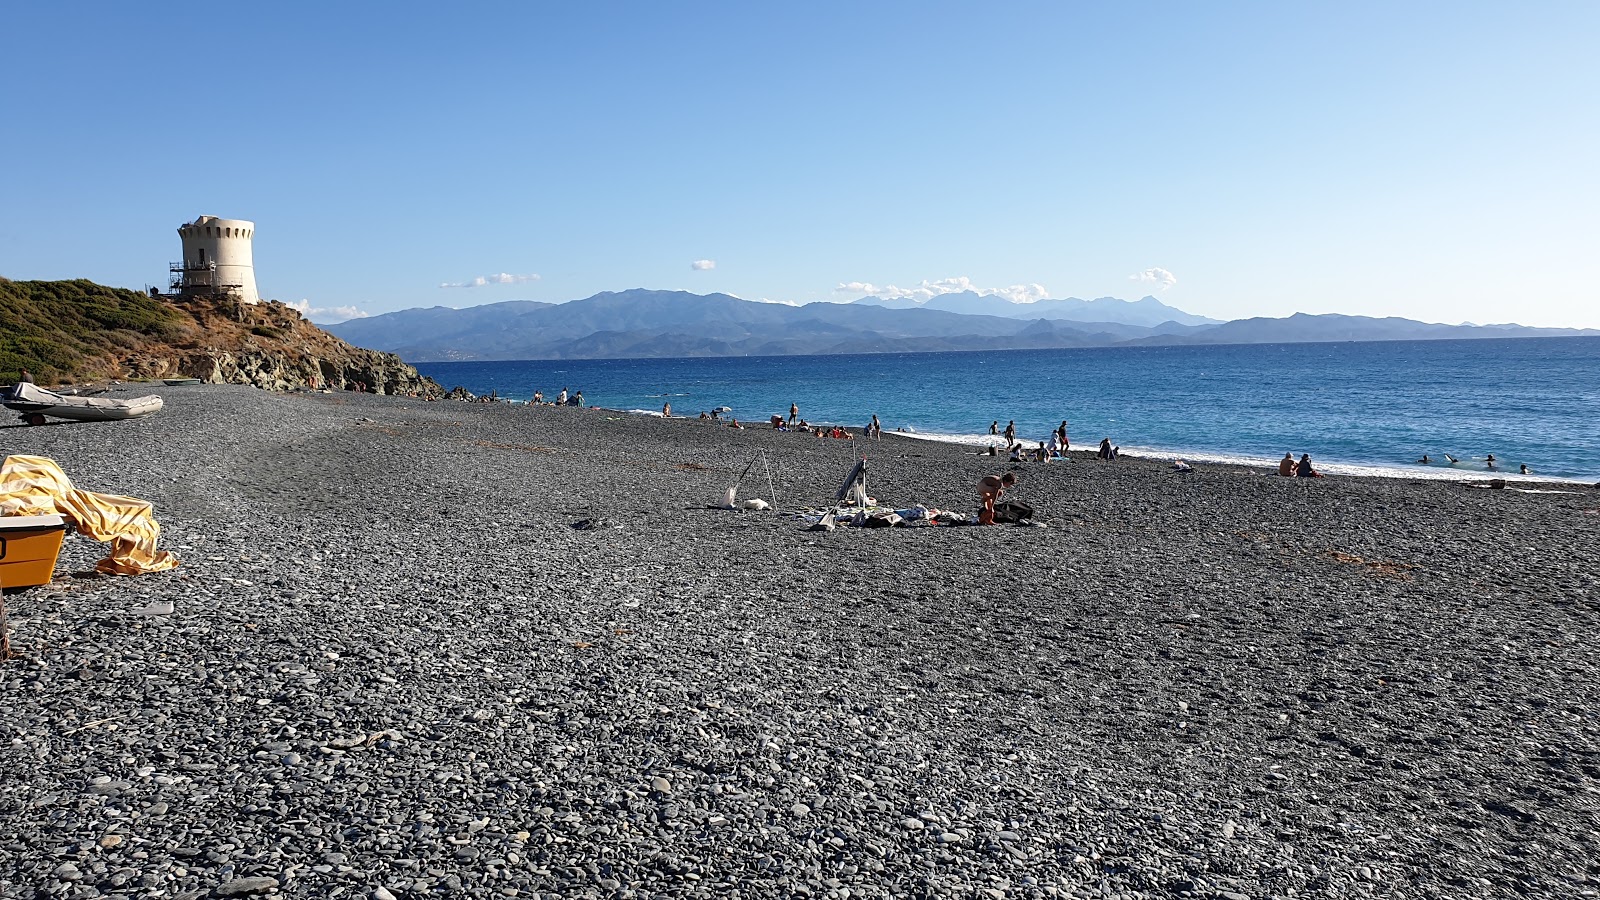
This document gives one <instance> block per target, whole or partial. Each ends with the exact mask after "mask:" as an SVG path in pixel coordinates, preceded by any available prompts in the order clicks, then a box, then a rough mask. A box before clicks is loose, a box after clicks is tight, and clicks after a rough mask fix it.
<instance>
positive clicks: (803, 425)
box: [800, 419, 811, 431]
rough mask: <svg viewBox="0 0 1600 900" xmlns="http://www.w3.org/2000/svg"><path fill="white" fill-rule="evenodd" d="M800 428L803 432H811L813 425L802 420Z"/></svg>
mask: <svg viewBox="0 0 1600 900" xmlns="http://www.w3.org/2000/svg"><path fill="white" fill-rule="evenodd" d="M800 428H801V430H803V431H810V430H811V423H810V422H807V421H806V420H805V419H801V420H800Z"/></svg>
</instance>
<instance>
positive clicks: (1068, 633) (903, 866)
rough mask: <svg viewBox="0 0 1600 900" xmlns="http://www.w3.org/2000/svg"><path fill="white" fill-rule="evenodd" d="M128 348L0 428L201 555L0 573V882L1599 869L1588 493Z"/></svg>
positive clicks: (23, 886) (1121, 893)
mask: <svg viewBox="0 0 1600 900" xmlns="http://www.w3.org/2000/svg"><path fill="white" fill-rule="evenodd" d="M129 387H130V389H132V388H133V387H134V386H129ZM139 387H140V390H139V392H140V393H143V392H144V391H143V389H142V386H139ZM155 392H157V393H160V394H161V395H162V396H163V397H164V399H165V401H166V408H165V409H164V410H163V411H162V412H160V413H159V414H157V415H154V416H152V417H149V418H146V419H139V420H131V421H126V422H113V423H81V424H74V423H66V424H56V425H50V426H46V427H34V428H29V427H22V426H12V425H10V424H9V420H8V422H7V424H6V425H5V426H4V427H0V452H3V453H4V454H13V453H18V454H31V455H40V456H46V457H49V458H51V459H54V460H55V461H56V462H58V463H59V464H60V465H61V466H62V468H63V469H64V470H65V471H66V473H67V474H68V476H69V477H71V478H72V479H73V481H74V483H75V484H76V485H77V486H78V487H80V488H84V489H86V490H92V491H99V492H105V493H117V494H128V495H132V496H135V497H140V498H143V499H147V500H150V501H152V502H153V503H154V504H155V506H156V513H157V517H158V519H159V521H160V523H161V525H162V528H163V538H162V546H163V548H165V549H170V550H173V551H175V552H177V553H178V554H179V555H180V556H181V557H182V560H183V562H182V564H181V565H180V566H179V567H178V568H176V569H174V570H172V571H170V572H165V573H158V574H154V575H147V576H139V577H131V578H116V577H97V576H94V575H93V574H92V570H93V564H94V561H95V560H96V559H98V558H99V557H100V556H101V555H102V548H101V545H99V544H97V543H94V542H92V541H88V540H87V539H84V538H82V537H78V536H69V537H68V538H67V541H66V544H65V546H64V548H63V551H62V556H61V560H60V563H59V565H58V567H57V573H56V579H55V581H54V583H53V584H51V585H48V586H45V587H40V588H33V589H29V590H25V591H21V592H17V593H12V594H9V595H8V596H7V597H6V606H7V609H8V611H9V615H10V620H11V627H12V629H13V636H12V647H13V650H14V652H15V654H16V656H15V658H13V659H11V660H9V661H5V662H3V663H0V897H4V898H7V900H10V898H46V897H49V898H57V897H60V898H76V897H101V896H106V897H127V898H199V897H211V896H276V897H294V898H323V897H352V898H367V897H372V898H378V900H388V898H408V897H484V898H487V897H528V898H567V897H594V898H630V897H654V896H659V897H737V898H765V897H810V898H828V900H845V898H851V897H941V898H942V897H949V898H997V900H998V898H1009V897H1018V898H1036V897H1085V898H1087V897H1098V898H1166V897H1192V898H1226V900H1240V898H1287V897H1330V898H1346V897H1348V898H1367V897H1395V898H1414V897H1439V898H1459V897H1500V896H1507V897H1511V896H1515V897H1549V898H1570V897H1582V896H1597V895H1600V864H1597V862H1596V860H1597V859H1600V851H1597V849H1596V848H1600V722H1597V716H1600V684H1597V677H1596V676H1597V673H1600V649H1597V647H1596V644H1595V640H1594V637H1595V634H1596V632H1597V628H1600V564H1597V562H1596V555H1595V549H1594V548H1595V546H1596V538H1597V537H1600V513H1597V508H1600V490H1595V489H1593V488H1588V487H1584V486H1581V485H1573V484H1551V485H1544V486H1540V485H1536V484H1531V483H1530V484H1522V483H1517V484H1515V485H1513V489H1506V490H1490V489H1486V488H1484V487H1480V486H1478V485H1474V484H1469V483H1455V482H1438V481H1421V480H1407V479H1388V478H1339V477H1330V478H1325V479H1282V478H1277V477H1275V476H1271V475H1268V474H1266V472H1265V470H1263V469H1257V470H1252V469H1250V468H1248V467H1242V466H1238V465H1222V464H1218V465H1206V464H1197V465H1196V467H1195V468H1196V471H1194V472H1193V473H1188V474H1179V473H1176V472H1173V471H1171V470H1170V469H1169V468H1168V466H1167V464H1166V463H1165V462H1163V461H1157V460H1141V459H1131V458H1124V459H1122V460H1121V461H1118V462H1116V463H1102V462H1098V461H1096V460H1094V459H1092V458H1091V456H1092V454H1091V453H1090V452H1089V451H1090V450H1092V448H1085V450H1084V451H1083V452H1074V453H1073V454H1072V458H1071V459H1070V460H1069V461H1065V462H1053V463H1048V464H1045V463H1020V464H1011V463H1008V462H1006V461H1005V460H1004V459H1003V458H1001V459H995V458H991V457H987V456H980V455H978V454H976V453H974V452H973V450H972V448H970V447H960V446H955V445H944V444H938V443H934V442H929V441H917V440H910V439H905V438H900V437H896V436H894V435H891V434H888V433H886V434H885V435H884V437H883V439H882V440H881V441H877V442H871V443H864V442H860V441H857V442H844V441H835V440H831V439H817V438H813V437H810V436H806V435H800V434H794V433H779V432H774V431H771V430H770V429H767V428H764V427H763V428H752V429H747V430H734V429H731V428H728V427H726V426H724V425H721V424H718V423H713V422H702V421H698V420H679V419H670V420H668V419H660V418H657V417H648V416H639V415H626V414H622V413H616V412H610V411H605V410H596V409H564V408H563V409H557V408H552V407H537V408H531V407H525V406H512V405H508V404H467V403H455V402H431V403H428V402H420V401H416V400H407V399H401V398H394V397H379V396H372V395H357V394H349V393H341V394H309V393H302V394H274V393H269V392H265V391H260V390H256V389H253V388H247V387H230V386H220V385H217V386H213V385H201V386H192V387H157V388H155ZM771 412H781V411H780V410H776V409H775V410H772V411H771ZM862 418H865V417H864V416H863V417H862ZM858 445H860V446H863V447H864V448H865V450H864V452H865V453H866V455H867V456H868V458H869V463H868V477H869V490H870V492H871V493H872V494H873V495H874V496H876V497H878V498H879V499H880V500H882V501H884V502H885V503H887V504H891V505H894V506H899V507H907V506H911V505H913V504H918V503H920V504H924V505H927V506H933V507H938V508H941V509H955V510H959V511H962V512H969V513H970V512H972V511H974V509H975V506H976V500H975V485H976V483H977V481H978V479H979V478H980V477H982V476H983V475H985V474H988V473H999V472H1004V471H1015V472H1017V474H1018V476H1019V477H1020V479H1021V483H1020V485H1019V487H1018V490H1017V491H1016V492H1015V495H1016V496H1017V497H1019V498H1021V499H1023V500H1025V501H1027V502H1028V503H1029V504H1031V505H1032V506H1034V507H1035V508H1036V509H1037V510H1038V515H1037V521H1038V522H1039V523H1040V526H1041V527H1015V526H1012V527H1005V526H1002V527H994V528H977V527H926V528H904V529H902V528H885V529H852V528H841V529H838V530H836V531H832V532H814V531H808V530H807V529H806V523H805V522H804V521H802V520H801V519H800V518H798V517H796V516H795V515H794V514H793V513H794V512H795V511H796V510H797V509H800V508H810V507H816V506H819V505H821V504H822V503H824V501H826V500H828V499H830V498H831V497H832V496H833V494H834V492H835V491H836V490H837V489H838V487H839V485H840V483H841V481H842V480H843V479H844V477H845V475H846V474H847V472H848V471H849V469H850V467H851V464H852V461H853V454H854V451H855V450H856V449H857V447H858ZM758 453H759V454H764V457H763V458H764V459H765V461H766V464H767V465H766V466H763V464H762V463H761V462H756V463H755V466H754V468H753V469H752V470H751V471H750V474H749V475H748V476H747V477H746V479H745V480H744V483H743V485H742V486H741V489H740V492H739V493H740V496H741V497H761V498H764V499H767V500H769V501H773V502H774V503H775V505H776V507H777V509H776V510H773V511H731V510H724V509H715V508H710V507H712V506H713V505H714V504H717V503H720V502H721V499H722V496H723V493H724V491H725V490H726V488H727V487H729V485H730V484H732V483H733V481H734V480H735V479H736V478H737V477H738V476H739V475H740V473H741V472H743V471H744V470H745V469H746V467H747V466H749V464H750V463H751V462H752V460H755V459H757V455H758ZM769 467H770V471H771V473H772V477H773V485H772V489H771V490H769V489H768V486H767V470H768V468H769ZM1523 488H1534V489H1539V490H1524V489H1523ZM774 495H775V496H774ZM168 602H170V604H171V609H172V612H171V613H170V614H157V613H154V612H152V611H151V610H154V609H164V608H165V606H164V604H166V603H168Z"/></svg>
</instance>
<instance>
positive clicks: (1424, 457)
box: [1417, 453, 1433, 465]
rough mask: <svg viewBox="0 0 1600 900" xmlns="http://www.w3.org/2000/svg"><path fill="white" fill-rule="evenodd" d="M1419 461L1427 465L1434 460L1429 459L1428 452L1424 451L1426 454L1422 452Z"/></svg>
mask: <svg viewBox="0 0 1600 900" xmlns="http://www.w3.org/2000/svg"><path fill="white" fill-rule="evenodd" d="M1417 462H1419V463H1422V464H1423V465H1427V464H1429V463H1431V462H1433V460H1432V459H1429V458H1428V454H1426V453H1424V454H1422V458H1421V459H1419V460H1417Z"/></svg>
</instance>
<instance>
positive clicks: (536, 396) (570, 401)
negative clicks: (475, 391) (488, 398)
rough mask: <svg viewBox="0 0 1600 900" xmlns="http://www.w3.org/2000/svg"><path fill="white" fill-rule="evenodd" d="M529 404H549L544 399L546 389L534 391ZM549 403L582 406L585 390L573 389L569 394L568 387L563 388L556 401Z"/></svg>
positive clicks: (552, 404)
mask: <svg viewBox="0 0 1600 900" xmlns="http://www.w3.org/2000/svg"><path fill="white" fill-rule="evenodd" d="M491 393H493V392H491ZM528 405H529V406H545V405H547V404H546V402H545V399H544V391H534V392H533V399H532V400H529V401H528ZM548 405H550V406H582V405H583V391H573V392H572V393H570V394H569V393H567V389H566V388H562V389H561V393H559V394H557V395H556V399H555V401H554V402H552V403H549V404H548Z"/></svg>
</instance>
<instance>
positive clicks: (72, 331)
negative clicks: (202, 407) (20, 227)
mask: <svg viewBox="0 0 1600 900" xmlns="http://www.w3.org/2000/svg"><path fill="white" fill-rule="evenodd" d="M193 331H194V321H193V320H192V319H191V318H190V317H188V316H185V315H184V314H183V313H181V312H179V311H178V310H177V309H176V308H175V307H174V306H173V305H172V304H170V303H166V302H164V301H161V300H157V299H155V298H152V297H149V296H146V295H145V294H141V293H139V292H138V291H130V290H127V289H126V288H114V287H106V286H104V285H100V284H95V283H94V282H92V281H85V280H83V279H75V280H73V281H11V280H9V279H5V278H0V383H10V382H12V381H15V380H16V377H17V374H18V372H19V370H21V369H22V368H24V367H26V368H27V369H29V370H30V371H32V372H33V373H34V378H35V379H36V380H37V381H38V382H39V383H40V384H53V383H56V382H59V381H71V380H73V379H75V378H82V377H100V376H104V375H108V374H110V373H109V372H107V371H105V370H106V363H107V361H109V360H110V359H113V358H115V357H116V356H118V355H120V354H121V353H123V352H125V351H128V350H133V349H137V348H139V347H142V346H144V345H145V344H147V343H151V342H157V343H165V344H181V343H183V342H184V341H185V340H186V339H187V338H188V337H190V336H191V334H192V333H193Z"/></svg>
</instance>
